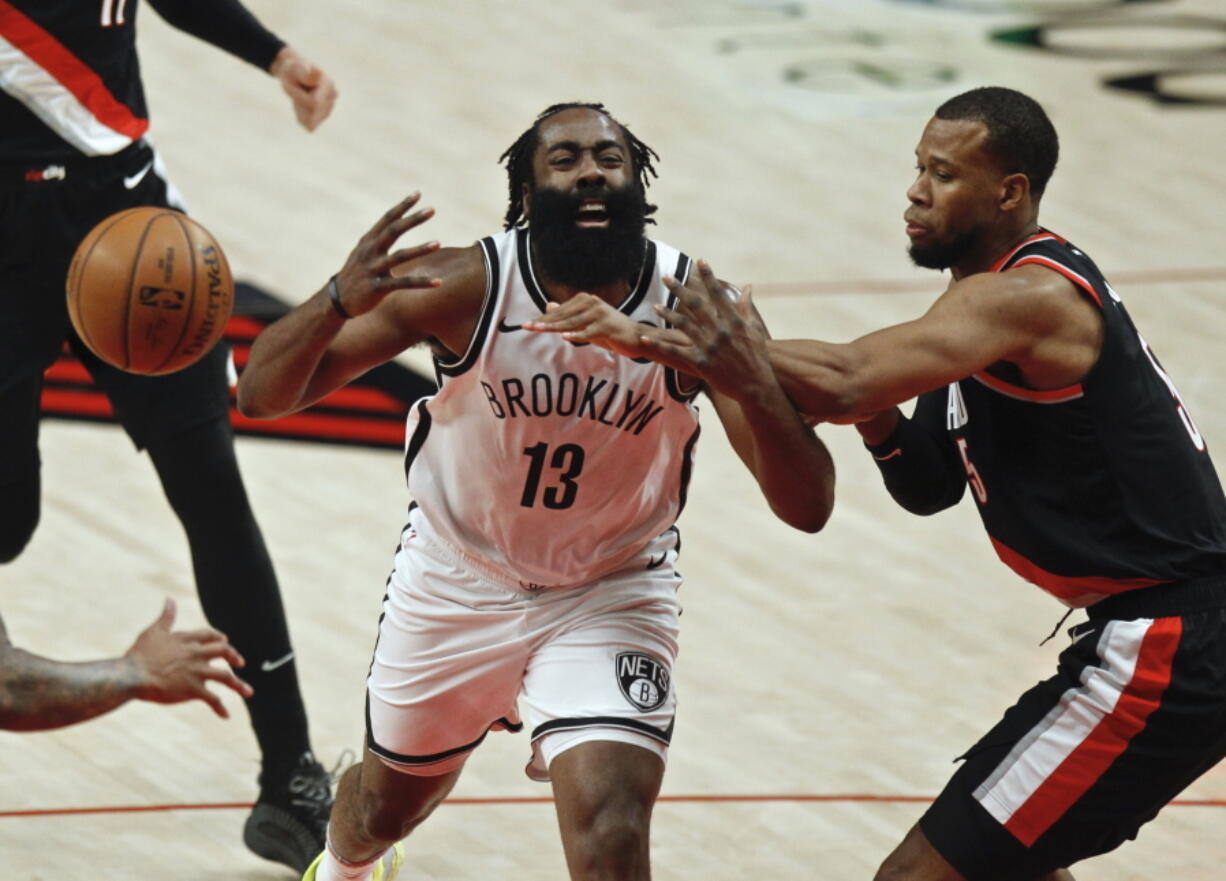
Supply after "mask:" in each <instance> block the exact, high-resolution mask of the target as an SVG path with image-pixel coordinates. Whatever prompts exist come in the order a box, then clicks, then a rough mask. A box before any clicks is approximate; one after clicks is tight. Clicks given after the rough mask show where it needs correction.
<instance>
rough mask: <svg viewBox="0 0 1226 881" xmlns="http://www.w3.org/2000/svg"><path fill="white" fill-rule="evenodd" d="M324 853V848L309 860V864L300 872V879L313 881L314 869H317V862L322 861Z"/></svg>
mask: <svg viewBox="0 0 1226 881" xmlns="http://www.w3.org/2000/svg"><path fill="white" fill-rule="evenodd" d="M326 853H327V851H326V850H321V851H320V852H319V856H317V857H315V859H313V860H311V865H309V866H307V870H306V871H305V872H303V873H302V881H315V870H316V869H318V868H319V864H320V863H321V862H323V858H324V854H326Z"/></svg>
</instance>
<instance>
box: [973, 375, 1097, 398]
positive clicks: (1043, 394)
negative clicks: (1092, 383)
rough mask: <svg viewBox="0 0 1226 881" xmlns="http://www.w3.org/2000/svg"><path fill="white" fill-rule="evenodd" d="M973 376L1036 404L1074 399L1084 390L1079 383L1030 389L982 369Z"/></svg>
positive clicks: (991, 387) (989, 385) (992, 387)
mask: <svg viewBox="0 0 1226 881" xmlns="http://www.w3.org/2000/svg"><path fill="white" fill-rule="evenodd" d="M974 377H975V379H977V380H979V381H980V382H982V383H983V384H984V385H986V386H987V387H988V388H990V389H992V390H993V391H997V392H1000V393H1001V394H1002V395H1008V396H1009V397H1011V398H1017V399H1018V400H1021V401H1032V402H1034V403H1036V404H1063V403H1064V402H1065V401H1072V400H1075V399H1077V398H1080V397H1081V396H1082V395H1083V394H1085V390H1084V389H1082V387H1081V385H1080V384H1078V385H1069V386H1065V387H1064V388H1053V389H1032V388H1023V387H1022V386H1020V385H1013V384H1012V383H1008V382H1005V381H1004V380H1003V379H1000V378H999V377H996V376H993V375H992V374H990V373H986V372H984V371H980V372H979V373H976V374H974Z"/></svg>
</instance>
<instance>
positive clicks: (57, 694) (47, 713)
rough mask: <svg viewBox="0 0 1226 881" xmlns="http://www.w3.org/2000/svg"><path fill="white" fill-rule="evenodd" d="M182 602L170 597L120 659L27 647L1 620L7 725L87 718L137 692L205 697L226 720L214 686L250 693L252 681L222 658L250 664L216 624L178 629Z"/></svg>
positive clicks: (174, 699) (0, 670)
mask: <svg viewBox="0 0 1226 881" xmlns="http://www.w3.org/2000/svg"><path fill="white" fill-rule="evenodd" d="M174 616H175V606H174V602H173V601H172V600H169V599H168V600H167V601H166V605H165V606H164V608H163V610H162V614H161V615H159V616H158V619H157V620H156V621H154V622H153V623H152V624H151V625H149V627H147V628H146V629H145V630H144V632H142V633H141V634H140V636H138V637H137V638H136V641H135V642H134V643H133V644H132V647H131V648H130V649H128V651H127V653H126V654H125V655H124V656H123V657H121V658H113V659H109V660H104V661H90V662H86V663H64V662H61V661H52V660H49V659H47V658H43V657H39V656H38V655H34V654H31V653H30V652H27V651H23V650H22V649H19V648H17V647H16V646H14V645H13V644H12V643H11V642H9V639H8V634H7V633H6V632H5V630H4V623H3V622H2V621H0V728H3V729H10V730H14V731H42V730H46V729H49V728H61V727H63V726H65V725H72V724H73V723H76V722H84V721H85V720H86V719H92V718H94V717H95V716H100V715H102V714H103V713H107V712H110V711H111V710H113V709H115V708H116V707H118V706H120V705H122V704H125V703H127V702H128V701H130V700H132V699H134V698H136V699H140V700H147V701H154V702H156V703H163V704H174V703H181V702H183V701H188V700H202V701H204V702H205V703H207V704H208V705H209V706H211V707H212V708H213V711H214V712H215V713H217V715H219V716H221V717H222V718H223V719H224V718H227V717H228V715H229V714H228V713H227V712H226V708H225V706H224V705H223V704H222V702H221V700H220V699H219V698H218V697H217V695H216V694H214V693H213V692H212V691H210V690H209V689H208V687H207V684H208V683H209V682H210V681H213V682H220V683H221V684H222V685H225V686H226V687H227V688H230V689H233V690H234V691H235V692H237V693H238V694H240V695H242V696H243V697H250V696H251V693H252V692H251V686H250V685H248V684H247V683H245V682H243V681H242V680H241V679H239V678H238V677H237V676H235V675H234V671H233V670H231V669H230V667H225V666H216V665H214V664H213V663H212V661H213V660H215V659H221V660H222V661H225V662H226V663H228V664H229V665H230V666H233V667H241V666H243V659H242V657H241V656H240V655H239V653H238V652H237V651H236V650H235V649H234V647H233V646H231V645H230V644H229V642H227V641H226V638H225V636H224V635H222V634H221V633H218V632H217V631H216V630H210V629H203V630H194V631H187V632H182V631H172V630H171V629H170V628H171V625H173V624H174Z"/></svg>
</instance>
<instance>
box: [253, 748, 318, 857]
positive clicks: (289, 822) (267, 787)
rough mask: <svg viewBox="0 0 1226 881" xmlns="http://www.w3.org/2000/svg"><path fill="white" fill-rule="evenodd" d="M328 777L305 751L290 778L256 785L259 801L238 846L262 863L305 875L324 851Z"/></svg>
mask: <svg viewBox="0 0 1226 881" xmlns="http://www.w3.org/2000/svg"><path fill="white" fill-rule="evenodd" d="M331 790H332V775H331V774H329V773H328V772H327V771H326V770H325V769H324V766H323V765H321V764H319V762H317V761H315V757H314V756H313V755H311V753H309V752H305V753H303V754H302V755H301V756H300V757H299V758H298V763H297V764H296V765H295V766H294V767H293V769H292V770H291V771H290V773H289V776H288V777H286V778H282V779H281V780H278V781H268V782H265V781H264V780H261V781H260V797H259V799H257V800H256V803H255V807H254V808H253V809H252V811H251V814H250V815H249V816H248V817H247V822H246V824H244V826H243V842H244V843H245V844H246V845H247V847H248V848H250V849H251V850H252V851H253V852H255V853H256V854H257V855H258V856H262V857H263V858H264V859H266V860H273V861H275V862H278V863H283V864H285V865H287V866H289V867H290V868H291V869H293V870H294V871H296V872H302V871H305V870H306V868H307V867H308V866H309V865H311V860H313V859H314V858H315V855H316V854H318V853H320V852H321V851H322V850H323V849H324V842H325V840H326V836H327V833H328V814H329V813H331V811H332V791H331Z"/></svg>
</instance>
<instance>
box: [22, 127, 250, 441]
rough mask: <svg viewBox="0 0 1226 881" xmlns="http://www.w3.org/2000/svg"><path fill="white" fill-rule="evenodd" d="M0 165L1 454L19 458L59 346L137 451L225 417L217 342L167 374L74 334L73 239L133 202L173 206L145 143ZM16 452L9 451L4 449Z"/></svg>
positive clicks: (221, 350) (224, 357) (223, 366)
mask: <svg viewBox="0 0 1226 881" xmlns="http://www.w3.org/2000/svg"><path fill="white" fill-rule="evenodd" d="M30 165H31V167H29V168H27V167H25V165H23V164H12V163H6V164H0V229H3V230H4V235H3V236H0V426H3V428H2V429H0V453H5V454H11V455H14V456H16V457H17V458H18V459H20V460H22V461H24V460H26V459H28V458H29V455H30V450H28V449H27V447H29V446H30V444H31V443H34V442H35V440H34V439H35V438H36V437H37V430H36V428H35V427H34V426H33V425H27V424H26V423H28V422H30V420H31V418H36V417H32V416H31V412H34V413H35V414H36V410H33V411H32V408H31V406H30V401H31V400H32V399H33V400H35V401H36V400H37V397H38V394H39V391H40V389H41V387H42V374H43V372H44V371H45V370H46V369H47V368H48V367H49V366H51V364H52V363H53V362H54V361H55V359H56V358H57V357H58V355H59V353H60V350H61V348H62V347H63V345H64V343H65V342H67V343H68V344H69V346H71V347H72V349H73V351H74V352H75V353H76V354H77V356H78V357H80V359H81V361H82V363H84V365H85V367H86V368H87V369H88V370H89V372H90V374H91V375H92V376H93V379H94V381H95V382H96V383H97V384H98V385H99V386H100V387H101V388H102V389H103V390H104V391H105V392H106V393H107V395H108V397H109V398H110V400H111V404H112V406H113V407H114V409H115V415H116V417H117V418H118V419H119V421H120V422H121V423H122V424H123V426H124V428H125V430H126V431H127V432H128V434H129V436H131V438H132V440H133V441H134V442H135V443H136V445H137V446H138V447H144V446H147V445H148V444H149V443H151V442H153V441H155V440H159V439H162V438H166V437H171V436H173V435H175V434H177V433H179V432H181V431H183V430H185V429H188V428H191V427H194V426H195V425H199V424H201V423H203V422H207V421H210V420H212V419H215V418H218V417H223V416H225V415H226V414H227V412H228V410H229V404H230V393H229V383H228V381H227V364H228V358H229V356H228V352H227V350H226V347H225V346H224V345H221V346H218V347H217V348H216V349H215V350H214V351H213V352H211V353H210V354H209V355H207V356H206V357H204V358H203V359H201V360H200V361H199V362H197V363H196V364H194V365H192V366H191V367H188V368H187V369H185V370H182V371H179V372H177V373H172V374H168V375H166V376H155V377H149V376H136V375H134V374H128V373H124V372H123V371H121V370H117V369H115V368H113V367H110V366H109V365H107V364H104V363H103V362H101V361H99V360H98V359H97V358H96V357H95V356H94V355H93V354H92V353H91V352H89V350H88V349H87V348H86V347H85V345H84V344H83V343H82V342H81V340H80V339H79V338H77V336H76V334H75V333H73V330H72V325H71V324H70V322H69V320H68V308H67V301H66V297H65V280H66V278H67V274H68V264H69V262H70V261H71V260H72V255H73V252H74V251H75V250H76V247H77V243H78V242H80V240H81V239H82V238H83V237H84V236H85V234H86V233H88V232H89V231H90V230H91V229H92V228H93V227H94V225H95V224H96V223H98V221H100V220H102V219H103V218H105V217H107V216H109V215H111V214H114V213H115V212H116V211H122V210H123V209H125V208H133V207H136V206H140V205H154V206H160V207H177V206H175V205H173V204H172V198H171V193H170V189H169V185H168V184H167V182H166V180H165V179H164V178H163V177H162V176H161V174H160V173H159V169H158V168H157V167H156V165H157V163H156V162H155V154H154V151H153V149H152V148H151V147H150V146H149V145H148V144H146V143H144V142H140V143H136V144H133V145H131V146H130V147H128V148H126V149H124V150H122V151H121V152H119V153H117V154H115V155H114V156H102V157H95V158H88V159H87V158H81V159H79V160H76V161H73V162H67V163H64V164H62V165H59V164H51V165H48V164H47V163H45V162H39V163H30ZM14 445H17V446H20V447H21V449H12V450H10V449H8V447H10V446H14Z"/></svg>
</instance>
